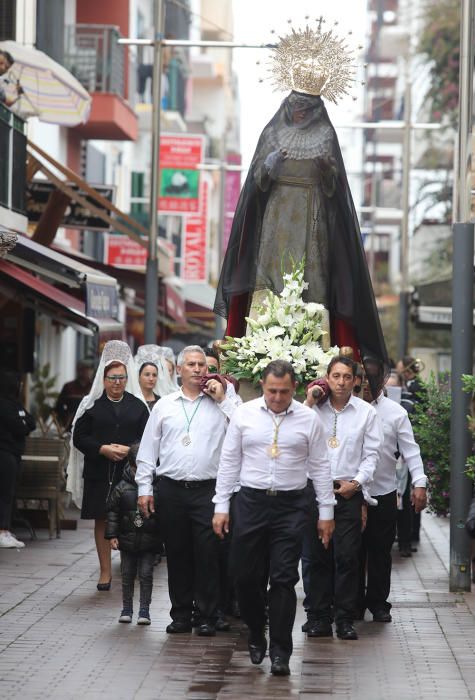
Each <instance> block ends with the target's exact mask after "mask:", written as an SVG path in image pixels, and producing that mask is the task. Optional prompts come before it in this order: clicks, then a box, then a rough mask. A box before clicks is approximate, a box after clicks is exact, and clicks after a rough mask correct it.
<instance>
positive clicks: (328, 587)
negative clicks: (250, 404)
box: [302, 356, 382, 639]
mask: <svg viewBox="0 0 475 700" xmlns="http://www.w3.org/2000/svg"><path fill="white" fill-rule="evenodd" d="M326 379H327V382H328V386H329V389H330V395H329V398H328V400H327V401H325V402H324V403H320V404H318V406H315V411H317V413H318V414H319V416H320V418H321V420H322V422H323V425H324V435H325V443H326V446H327V456H328V459H329V461H330V467H331V472H332V478H333V484H334V492H335V495H336V501H337V503H336V507H335V532H334V536H333V540H332V543H331V546H330V547H329V548H328V549H325V548H324V547H322V545H321V542H319V541H318V540H317V538H316V537H315V535H314V533H313V532H312V530H311V529H309V530H308V531H307V532H306V536H305V541H304V552H303V556H302V570H303V571H304V572H305V575H304V587H305V593H306V600H305V607H306V610H307V617H308V623H307V624H306V625H305V631H306V632H307V634H308V636H309V637H332V636H333V629H332V621H333V619H334V620H335V623H336V633H337V636H338V637H339V638H340V639H357V638H358V635H357V633H356V630H355V628H354V626H353V620H354V618H355V615H356V611H357V605H358V573H359V551H360V548H361V521H362V506H363V492H362V491H363V489H365V490H366V489H367V487H368V485H369V484H370V483H371V481H372V479H373V474H374V471H375V469H376V464H377V461H378V458H379V453H380V449H381V443H382V432H381V428H380V425H379V421H378V419H377V416H376V411H375V409H374V408H373V407H372V406H370V405H369V404H368V403H366V402H364V401H361V399H358V398H356V397H355V396H353V395H352V391H353V385H354V382H355V363H354V362H353V360H351V359H350V358H348V357H343V356H337V357H334V358H333V359H332V360H331V361H330V364H329V365H328V369H327V376H326ZM306 403H307V405H310V406H314V405H315V399H314V397H313V395H312V391H311V390H310V391H308V392H307V399H306Z"/></svg>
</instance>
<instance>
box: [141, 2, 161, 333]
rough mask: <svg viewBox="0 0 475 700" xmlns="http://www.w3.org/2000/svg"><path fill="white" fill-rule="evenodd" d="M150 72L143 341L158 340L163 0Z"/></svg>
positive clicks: (156, 8) (156, 14) (156, 7)
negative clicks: (148, 169)
mask: <svg viewBox="0 0 475 700" xmlns="http://www.w3.org/2000/svg"><path fill="white" fill-rule="evenodd" d="M153 26H154V35H155V38H154V42H153V75H152V167H151V176H150V229H149V234H148V250H147V253H148V254H147V266H146V272H145V321H144V340H145V343H147V344H148V343H152V344H154V343H156V342H157V309H158V252H157V251H158V240H157V239H158V195H159V191H160V190H159V186H160V163H159V159H160V102H161V82H162V40H163V29H164V26H165V4H164V2H163V0H154V3H153Z"/></svg>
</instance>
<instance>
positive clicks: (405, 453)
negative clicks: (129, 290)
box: [360, 360, 427, 622]
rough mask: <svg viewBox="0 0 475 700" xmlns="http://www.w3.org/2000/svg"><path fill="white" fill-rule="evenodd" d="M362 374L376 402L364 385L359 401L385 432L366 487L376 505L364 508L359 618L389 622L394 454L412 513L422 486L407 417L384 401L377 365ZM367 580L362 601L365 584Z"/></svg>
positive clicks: (422, 496) (419, 505)
mask: <svg viewBox="0 0 475 700" xmlns="http://www.w3.org/2000/svg"><path fill="white" fill-rule="evenodd" d="M366 372H367V373H369V372H371V373H372V374H373V376H374V377H376V378H377V380H378V381H377V384H378V388H379V395H378V398H377V399H375V400H373V397H372V396H371V393H370V392H369V390H368V385H367V383H366V382H365V383H364V384H363V387H364V391H363V398H364V399H365V400H366V401H368V402H370V403H371V405H372V406H374V408H375V409H376V413H377V415H378V419H379V420H380V422H381V425H382V428H383V431H384V441H383V446H382V450H381V455H380V458H379V461H378V465H377V467H376V471H375V473H374V477H373V481H372V483H371V484H370V487H369V495H370V496H371V497H373V498H374V499H376V501H377V505H373V506H371V505H370V506H369V507H368V519H367V523H366V529H365V531H364V533H363V548H362V560H361V574H362V586H361V595H362V600H361V604H360V616H361V618H363V617H364V611H365V609H366V608H367V609H368V610H369V611H370V612H372V613H373V620H374V621H375V622H391V619H392V618H391V613H390V610H391V603H389V602H388V600H387V599H388V596H389V591H390V588H391V563H392V562H391V549H392V546H393V544H394V539H395V536H396V520H397V491H396V463H397V457H398V454H400V455H401V456H402V458H403V459H404V461H405V462H406V464H407V467H408V469H409V473H410V475H411V480H412V486H413V492H412V502H413V504H414V508H415V511H416V513H420V512H421V510H423V509H424V508H425V506H426V482H427V478H426V476H425V474H424V466H423V464H422V459H421V453H420V450H419V446H418V445H417V443H416V441H415V439H414V433H413V431H412V426H411V423H410V421H409V417H408V415H407V411H406V410H405V409H404V408H403V407H402V406H400V405H399V404H398V403H396V402H395V401H392V400H391V399H389V398H387V397H386V396H384V393H383V384H384V376H383V370H382V367H381V366H380V364H379V363H378V362H377V361H376V360H374V361H369V362H367V363H366ZM365 569H366V570H367V574H366V595H365V593H364V579H365Z"/></svg>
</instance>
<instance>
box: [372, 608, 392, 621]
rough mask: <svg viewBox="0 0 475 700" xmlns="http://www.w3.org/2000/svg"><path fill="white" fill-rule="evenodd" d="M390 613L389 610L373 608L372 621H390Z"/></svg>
mask: <svg viewBox="0 0 475 700" xmlns="http://www.w3.org/2000/svg"><path fill="white" fill-rule="evenodd" d="M392 619H393V618H392V617H391V613H390V612H389V610H384V608H382V609H381V610H374V611H373V622H392Z"/></svg>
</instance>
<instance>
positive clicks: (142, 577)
mask: <svg viewBox="0 0 475 700" xmlns="http://www.w3.org/2000/svg"><path fill="white" fill-rule="evenodd" d="M155 556H156V555H155V553H154V552H123V551H121V552H120V573H121V575H122V601H123V607H124V609H129V610H132V608H133V600H134V584H135V579H136V577H137V574H138V577H139V582H140V607H141V608H148V607H149V605H150V603H151V601H152V588H153V564H154V561H155Z"/></svg>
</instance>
